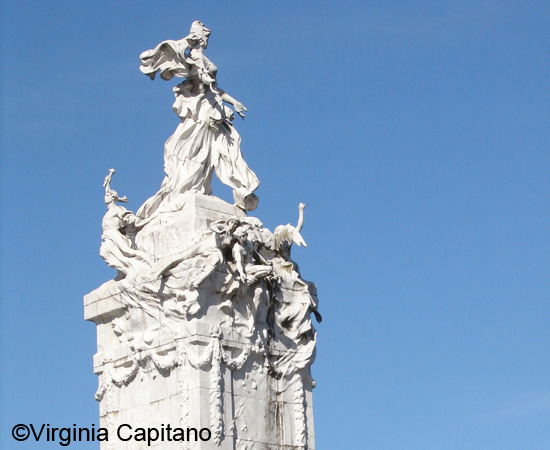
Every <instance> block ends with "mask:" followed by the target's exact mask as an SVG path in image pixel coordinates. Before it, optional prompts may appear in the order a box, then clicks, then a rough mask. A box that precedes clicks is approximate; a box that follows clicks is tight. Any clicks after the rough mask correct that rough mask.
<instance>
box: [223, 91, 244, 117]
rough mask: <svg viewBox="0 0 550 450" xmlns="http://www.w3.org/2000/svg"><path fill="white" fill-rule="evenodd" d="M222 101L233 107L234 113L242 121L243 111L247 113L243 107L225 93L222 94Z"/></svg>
mask: <svg viewBox="0 0 550 450" xmlns="http://www.w3.org/2000/svg"><path fill="white" fill-rule="evenodd" d="M222 100H223V101H224V102H226V103H229V104H231V105H233V107H234V108H235V112H236V113H237V114H238V115H239V116H241V118H243V119H244V113H243V111H248V109H246V108H245V106H244V105H243V104H242V103H241V102H239V101H238V100H235V99H234V98H233V97H231V96H230V95H229V94H228V93H227V92H224V93H223V94H222Z"/></svg>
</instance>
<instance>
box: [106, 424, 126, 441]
mask: <svg viewBox="0 0 550 450" xmlns="http://www.w3.org/2000/svg"><path fill="white" fill-rule="evenodd" d="M122 427H128V428H129V429H130V430H132V427H131V426H130V425H128V424H127V423H123V424H122V425H120V426H119V427H118V428H117V430H116V435H117V436H118V438H119V439H120V440H121V441H124V442H127V441H129V440H130V439H132V435H131V434H130V436H128V438H127V439H124V438H123V437H121V436H120V430H121V428H122ZM100 430H101V428H100ZM98 440H99V439H98Z"/></svg>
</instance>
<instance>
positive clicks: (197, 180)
mask: <svg viewBox="0 0 550 450" xmlns="http://www.w3.org/2000/svg"><path fill="white" fill-rule="evenodd" d="M209 36H210V30H209V29H208V28H206V27H205V26H204V25H203V24H202V23H201V22H199V21H195V22H193V25H192V26H191V31H190V33H189V35H188V36H187V37H185V38H183V39H181V40H179V41H164V42H161V43H160V44H159V45H157V46H156V47H155V48H154V49H153V50H147V51H146V52H143V53H142V54H141V55H140V59H141V67H140V69H141V71H142V72H143V73H144V74H146V75H148V76H149V77H151V79H154V78H155V74H156V73H157V72H159V71H160V77H161V78H162V79H164V80H170V79H171V78H172V77H174V76H175V77H184V78H185V81H183V83H180V84H178V85H177V86H176V87H175V88H174V93H175V97H176V101H175V102H174V105H173V106H172V109H173V110H174V112H175V113H176V114H177V115H178V117H179V118H180V119H181V123H180V125H179V126H178V127H177V128H176V132H175V133H174V134H173V135H172V136H171V137H170V138H169V139H168V140H167V141H166V144H165V147H164V170H165V172H166V178H165V179H164V181H163V183H162V186H161V188H160V191H159V192H158V193H157V194H156V195H155V196H154V197H152V198H150V199H149V200H148V201H147V202H145V204H144V205H143V206H142V207H141V208H140V210H139V211H138V213H137V215H138V217H139V218H140V219H142V220H146V219H147V218H148V217H150V216H151V215H153V214H155V212H156V211H157V210H158V209H159V208H168V209H170V208H171V207H173V203H174V202H177V199H176V198H175V197H177V196H178V194H180V193H182V192H186V191H193V192H201V193H203V194H207V195H209V194H211V193H212V190H211V188H210V180H211V179H212V171H213V170H214V169H215V171H216V175H217V176H218V178H219V179H220V180H221V181H222V182H223V183H224V184H226V185H228V186H229V187H231V188H232V189H233V195H234V199H235V205H236V206H238V207H239V208H242V209H243V210H248V211H252V210H254V209H256V206H257V204H258V198H257V197H256V195H255V194H254V193H253V192H254V190H255V189H256V188H257V187H258V185H259V184H260V182H259V181H258V178H256V175H255V174H254V172H252V170H250V169H249V167H248V166H247V164H246V162H245V161H244V159H243V157H242V154H241V149H240V143H241V138H240V136H239V134H238V133H237V131H236V130H235V127H234V126H233V124H232V123H231V122H232V120H233V118H234V114H233V111H232V110H231V109H230V108H228V107H227V106H225V104H224V102H225V103H229V104H231V105H233V107H234V108H235V111H236V112H237V114H239V115H240V116H241V117H242V118H243V119H244V113H243V111H246V108H245V107H244V106H243V105H242V103H240V102H238V101H237V100H235V99H234V98H233V97H231V96H230V95H229V94H227V92H224V91H222V90H221V89H219V88H218V85H217V82H216V73H217V71H218V69H217V67H216V66H215V65H214V63H212V62H211V61H210V60H209V59H208V58H207V57H206V55H205V54H204V50H205V49H206V47H207V45H208V37H209Z"/></svg>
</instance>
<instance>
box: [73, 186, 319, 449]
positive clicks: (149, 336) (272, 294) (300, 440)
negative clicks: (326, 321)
mask: <svg viewBox="0 0 550 450" xmlns="http://www.w3.org/2000/svg"><path fill="white" fill-rule="evenodd" d="M185 195H186V198H185V201H184V202H183V204H182V205H181V209H180V210H178V211H172V212H166V213H163V214H161V215H159V216H157V218H156V219H155V221H151V222H149V223H146V224H145V225H143V226H142V227H141V228H140V229H138V230H137V233H136V234H135V236H134V239H135V242H136V243H138V244H139V248H140V249H141V250H143V251H146V252H148V253H149V254H151V255H154V257H152V258H151V260H152V261H153V262H152V263H151V265H150V266H147V267H145V266H139V270H136V271H135V272H133V273H129V274H128V275H127V276H126V277H124V278H121V279H117V280H112V281H109V282H107V283H105V284H104V285H102V286H101V287H100V288H98V289H97V290H95V291H93V292H92V293H90V294H88V295H87V296H86V297H85V298H84V305H85V319H86V320H90V321H93V322H94V323H95V324H96V325H97V343H98V352H97V354H96V355H95V356H94V372H95V373H96V374H97V375H98V376H99V389H98V392H97V394H96V398H97V399H98V400H99V402H100V427H104V428H106V429H107V430H108V432H109V441H108V442H102V444H101V449H102V450H107V449H113V450H119V449H120V450H122V449H124V450H125V449H128V450H129V449H142V448H149V447H152V448H158V449H162V450H165V449H167V450H169V449H218V448H221V449H227V450H230V449H239V450H241V449H258V450H259V449H262V450H264V449H265V450H268V449H269V450H275V449H278V450H282V449H286V450H289V449H296V450H297V449H314V448H315V443H314V430H313V409H312V397H311V389H312V387H313V386H314V382H313V380H312V379H311V376H310V365H311V363H312V362H313V359H314V355H315V353H314V351H315V331H314V329H313V327H312V326H311V320H310V314H311V312H312V311H315V312H316V307H317V300H316V292H315V287H314V285H313V284H311V283H307V282H305V281H303V280H302V279H301V278H300V276H299V273H298V271H297V268H296V266H295V265H294V264H293V263H292V261H291V260H290V259H289V255H288V251H289V249H286V250H285V249H284V248H283V247H282V246H281V245H282V244H281V242H284V236H283V234H282V232H279V234H278V233H277V232H275V233H273V234H272V233H271V232H270V231H269V230H267V229H265V228H263V227H262V225H261V223H260V222H259V221H258V220H257V219H254V218H248V217H246V216H245V214H244V213H242V212H241V211H240V210H239V209H238V208H236V207H234V206H232V205H229V204H227V203H225V202H223V201H222V200H220V199H217V198H215V197H209V196H204V195H201V194H192V193H187V194H185ZM287 227H289V226H287ZM286 230H287V231H288V228H287V229H286ZM139 429H145V430H147V431H146V433H147V437H148V438H149V442H147V440H145V441H144V440H140V438H142V437H143V433H142V432H141V431H140V430H139ZM151 430H152V431H151ZM177 430H179V431H177ZM194 430H195V431H194ZM201 430H202V431H201ZM182 432H183V433H184V435H183V436H182ZM139 433H141V434H139ZM199 433H200V436H199V437H198V438H197V435H199ZM117 435H120V437H121V438H122V439H123V440H121V439H119V438H118V436H117ZM136 438H137V439H136ZM153 438H154V439H153ZM182 438H183V440H182ZM201 438H202V439H201ZM206 438H207V439H206ZM124 439H127V440H126V441H124ZM175 439H177V440H175Z"/></svg>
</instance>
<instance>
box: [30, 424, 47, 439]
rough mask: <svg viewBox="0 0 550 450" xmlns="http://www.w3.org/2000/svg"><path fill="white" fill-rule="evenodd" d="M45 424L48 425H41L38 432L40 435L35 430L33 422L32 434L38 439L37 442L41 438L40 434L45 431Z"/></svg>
mask: <svg viewBox="0 0 550 450" xmlns="http://www.w3.org/2000/svg"><path fill="white" fill-rule="evenodd" d="M45 426H46V425H44V424H42V426H41V427H40V433H38V436H37V435H36V431H35V430H34V425H33V424H32V423H31V431H32V435H33V436H34V439H35V440H36V442H38V441H39V440H40V436H41V435H42V431H44V427H45Z"/></svg>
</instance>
